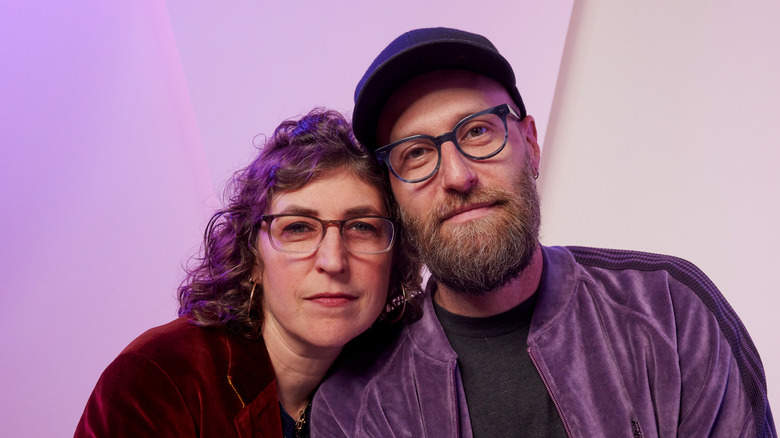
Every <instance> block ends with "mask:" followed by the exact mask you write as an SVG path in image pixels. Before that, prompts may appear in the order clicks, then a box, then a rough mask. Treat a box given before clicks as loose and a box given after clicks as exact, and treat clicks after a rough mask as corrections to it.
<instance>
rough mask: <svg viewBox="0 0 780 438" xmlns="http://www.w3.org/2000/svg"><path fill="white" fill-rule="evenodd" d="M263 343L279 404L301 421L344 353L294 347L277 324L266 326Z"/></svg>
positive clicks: (298, 345)
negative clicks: (318, 388)
mask: <svg viewBox="0 0 780 438" xmlns="http://www.w3.org/2000/svg"><path fill="white" fill-rule="evenodd" d="M263 340H264V341H265V345H266V348H267V349H268V356H269V357H270V359H271V365H272V366H273V368H274V374H275V375H276V384H277V387H278V388H279V402H280V403H281V404H282V407H283V408H284V410H285V411H287V413H288V414H289V415H290V416H291V417H293V418H294V419H297V418H298V416H299V414H300V412H301V411H302V410H304V409H306V406H307V405H308V404H309V401H310V400H311V396H312V394H313V393H314V390H315V389H316V388H317V385H319V383H320V382H321V381H322V379H323V378H324V377H325V373H327V371H328V368H330V366H331V365H332V364H333V361H335V360H336V357H337V356H338V354H339V353H340V351H341V349H340V348H339V349H336V350H335V351H334V350H333V349H321V348H316V347H313V346H309V347H307V346H305V345H302V343H297V344H294V343H291V342H289V341H288V340H286V339H284V338H283V337H282V336H280V333H279V331H278V328H277V327H275V325H273V324H265V325H264V326H263Z"/></svg>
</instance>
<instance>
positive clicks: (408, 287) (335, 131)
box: [179, 109, 421, 338]
mask: <svg viewBox="0 0 780 438" xmlns="http://www.w3.org/2000/svg"><path fill="white" fill-rule="evenodd" d="M334 169H348V170H350V171H352V172H354V173H355V175H357V176H358V177H359V178H361V179H362V180H364V181H366V182H367V183H369V184H370V185H372V186H374V187H376V188H377V189H378V190H379V191H380V193H381V194H382V195H383V196H384V198H385V200H386V203H387V209H388V211H389V212H390V214H391V216H393V218H394V219H396V222H397V224H396V228H397V231H396V242H395V245H394V250H393V261H392V268H391V274H390V285H389V289H388V298H387V306H386V309H385V311H384V312H383V314H382V315H381V316H380V321H383V320H386V321H387V320H391V319H395V315H396V314H397V313H398V312H400V310H398V309H396V307H398V306H399V305H401V304H400V303H402V300H401V298H402V297H401V296H402V288H401V286H403V289H404V290H405V291H406V293H407V295H408V296H409V297H411V296H413V295H416V294H417V293H418V292H419V289H420V282H421V278H420V266H421V265H420V262H419V259H418V258H417V257H416V256H415V255H414V251H413V250H412V249H411V246H410V245H409V243H408V241H407V239H406V237H405V233H404V232H403V229H402V226H401V224H400V221H398V220H397V219H398V213H397V212H398V209H397V206H396V204H395V201H394V199H393V197H392V192H391V190H390V187H389V182H388V179H387V177H386V176H385V175H384V174H383V170H382V169H381V168H380V166H379V164H378V163H377V162H376V160H375V159H374V157H373V155H372V154H371V153H370V152H368V151H367V150H366V149H365V148H364V147H363V146H362V145H360V144H359V143H358V142H357V141H356V140H355V137H354V135H353V133H352V127H351V125H350V123H349V122H348V121H347V120H346V119H345V118H344V117H343V116H342V115H341V114H339V113H338V112H336V111H331V110H325V109H314V110H313V111H311V112H310V113H309V114H307V115H305V116H303V117H302V118H300V119H299V120H287V121H285V122H283V123H282V124H281V125H279V127H278V128H276V130H275V131H274V134H273V136H272V137H271V138H268V139H267V140H266V142H265V145H264V146H263V147H262V149H261V150H260V154H259V155H258V156H257V158H255V159H254V160H253V161H252V163H251V164H249V166H247V167H246V168H244V169H242V170H240V171H238V172H236V173H235V175H234V176H233V178H232V179H231V181H230V182H229V183H228V186H227V188H226V191H225V193H226V199H227V202H226V203H227V206H226V207H225V208H224V209H222V210H219V211H217V212H216V213H215V214H214V215H213V216H212V218H211V220H210V221H209V223H208V226H207V227H206V231H205V233H204V241H203V246H202V248H201V252H200V254H199V255H198V256H196V257H193V258H192V260H191V263H190V266H189V267H188V268H187V276H186V278H185V279H184V281H183V282H182V284H181V286H179V315H180V316H188V317H190V318H191V319H192V320H193V321H194V322H195V323H197V324H199V325H202V326H214V325H226V326H228V328H230V329H231V330H233V331H236V332H239V333H242V334H244V335H245V336H247V337H249V338H255V337H257V336H259V335H260V329H261V327H262V321H263V312H262V309H261V303H262V287H261V286H260V285H259V284H258V285H257V290H256V291H255V293H254V297H253V301H252V303H251V305H250V302H249V299H250V293H251V290H252V282H251V281H250V276H251V275H252V270H253V268H254V267H255V265H256V264H262V260H261V259H260V257H259V253H258V251H257V248H256V247H255V242H256V240H257V232H258V229H259V227H260V223H261V220H260V218H261V216H262V215H263V214H266V213H267V209H268V207H269V205H270V203H271V200H272V199H273V197H274V196H275V195H276V194H278V193H282V192H285V191H288V190H295V189H298V188H301V187H303V186H304V185H306V183H307V182H309V181H310V180H312V179H314V178H317V177H318V176H320V175H322V174H323V173H325V172H328V171H331V170H334ZM250 309H251V311H250ZM418 316H419V307H417V304H416V300H412V302H409V303H407V304H406V309H405V313H404V316H403V320H404V321H408V320H413V319H415V318H416V317H418Z"/></svg>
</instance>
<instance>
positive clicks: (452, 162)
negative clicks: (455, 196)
mask: <svg viewBox="0 0 780 438" xmlns="http://www.w3.org/2000/svg"><path fill="white" fill-rule="evenodd" d="M473 165H474V162H473V161H472V160H470V159H468V158H467V157H465V156H464V155H463V154H461V153H460V151H459V150H458V148H457V146H455V143H453V142H451V141H448V142H445V143H443V144H442V145H441V164H440V165H439V173H440V175H439V178H440V179H441V184H442V186H443V188H444V189H445V190H455V191H458V192H467V191H469V190H471V188H472V187H474V185H475V184H476V183H477V173H476V171H475V170H474V166H473Z"/></svg>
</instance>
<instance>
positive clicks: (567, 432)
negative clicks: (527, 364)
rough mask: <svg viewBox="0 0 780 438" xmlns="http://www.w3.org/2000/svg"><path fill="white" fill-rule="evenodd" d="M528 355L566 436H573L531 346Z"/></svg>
mask: <svg viewBox="0 0 780 438" xmlns="http://www.w3.org/2000/svg"><path fill="white" fill-rule="evenodd" d="M528 357H530V358H531V363H533V364H534V368H536V372H537V373H539V376H540V377H541V378H542V383H544V388H545V389H547V394H549V395H550V399H552V401H553V405H555V410H556V411H558V416H560V417H561V422H562V423H563V429H564V430H565V431H566V436H568V437H570V438H571V437H573V435H572V434H571V430H570V429H569V423H567V422H566V417H564V416H563V412H561V407H560V406H559V405H558V400H556V399H555V394H553V393H552V391H550V384H549V383H548V382H547V377H546V376H545V375H544V373H542V370H540V369H539V364H538V363H536V357H534V354H533V350H532V349H531V347H530V346H529V347H528Z"/></svg>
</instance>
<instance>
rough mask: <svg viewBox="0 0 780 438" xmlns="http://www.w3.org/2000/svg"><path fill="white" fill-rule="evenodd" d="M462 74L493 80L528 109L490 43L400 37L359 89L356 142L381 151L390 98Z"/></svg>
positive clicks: (436, 31) (435, 32)
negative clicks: (434, 78) (441, 75)
mask: <svg viewBox="0 0 780 438" xmlns="http://www.w3.org/2000/svg"><path fill="white" fill-rule="evenodd" d="M441 69H462V70H469V71H472V72H475V73H479V74H481V75H484V76H487V77H489V78H491V79H493V80H495V81H496V82H498V83H499V84H501V85H503V86H504V87H505V88H506V89H507V91H508V92H509V96H510V97H512V100H513V101H514V102H515V104H516V105H517V107H518V108H517V109H518V110H519V111H520V117H523V118H524V117H525V116H526V111H525V105H523V99H522V98H521V97H520V92H519V91H518V90H517V85H516V84H515V73H514V71H513V70H512V66H511V65H509V62H508V61H507V60H506V58H504V57H503V56H501V54H500V53H498V50H497V49H496V47H495V46H494V45H493V43H491V42H490V40H488V39H487V38H485V37H483V36H482V35H477V34H474V33H470V32H465V31H462V30H458V29H450V28H446V27H434V28H424V29H415V30H411V31H409V32H406V33H405V34H403V35H401V36H399V37H398V38H396V39H395V40H393V42H391V43H390V44H389V45H388V46H387V47H386V48H385V50H382V53H380V54H379V56H377V57H376V59H374V62H373V63H371V66H370V67H368V70H366V73H365V74H364V75H363V78H362V79H360V82H358V85H357V87H356V88H355V109H354V111H353V113H352V126H353V129H354V130H355V137H356V138H357V139H358V141H360V142H361V143H363V144H364V145H366V146H367V147H368V148H369V149H372V150H373V149H376V148H377V147H378V146H379V145H377V144H376V128H377V123H378V121H379V115H380V113H381V112H382V110H383V109H384V107H385V104H386V103H387V100H388V99H389V98H390V95H392V94H393V92H394V91H395V90H396V89H397V88H398V87H399V86H400V85H401V84H403V83H404V82H406V81H407V80H409V79H411V78H413V77H415V76H419V75H421V74H423V73H427V72H429V71H433V70H441Z"/></svg>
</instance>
